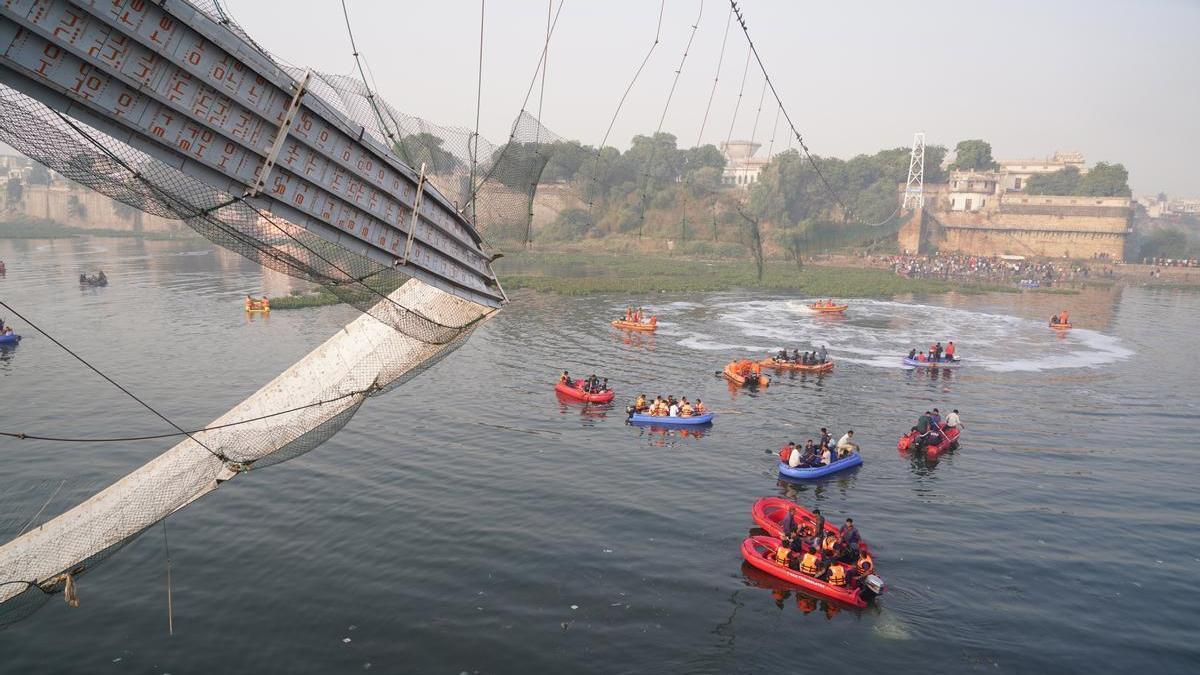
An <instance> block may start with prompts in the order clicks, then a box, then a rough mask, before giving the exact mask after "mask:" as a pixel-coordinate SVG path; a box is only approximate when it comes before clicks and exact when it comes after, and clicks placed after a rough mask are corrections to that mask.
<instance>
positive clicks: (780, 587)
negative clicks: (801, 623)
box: [742, 561, 866, 621]
mask: <svg viewBox="0 0 1200 675" xmlns="http://www.w3.org/2000/svg"><path fill="white" fill-rule="evenodd" d="M742 581H743V583H745V584H746V585H747V586H751V587H753V588H761V589H764V590H768V591H771V599H772V600H774V601H775V606H776V607H778V608H779V609H783V608H784V607H785V606H787V605H788V604H790V603H788V600H789V599H794V600H795V603H794V604H795V607H796V609H798V610H800V612H801V613H803V614H804V615H806V616H807V615H809V614H812V613H814V612H817V610H820V613H819V614H817V616H821V615H824V616H825V619H826V620H827V621H830V620H833V617H835V616H837V615H838V614H840V613H841V612H847V613H849V614H851V615H855V616H858V615H860V614H862V613H863V612H864V611H866V610H862V609H858V608H856V607H853V606H851V605H847V604H844V603H841V602H838V601H836V600H830V599H827V598H822V597H819V596H816V595H812V594H810V593H808V592H806V591H804V590H803V589H801V588H800V587H799V586H796V585H795V584H791V583H788V582H786V581H784V580H783V579H779V578H776V577H774V576H771V575H770V574H767V573H766V572H764V571H762V570H760V569H758V568H757V567H755V566H753V565H751V564H750V563H748V562H746V561H742Z"/></svg>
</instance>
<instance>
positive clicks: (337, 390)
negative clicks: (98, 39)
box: [0, 2, 561, 627]
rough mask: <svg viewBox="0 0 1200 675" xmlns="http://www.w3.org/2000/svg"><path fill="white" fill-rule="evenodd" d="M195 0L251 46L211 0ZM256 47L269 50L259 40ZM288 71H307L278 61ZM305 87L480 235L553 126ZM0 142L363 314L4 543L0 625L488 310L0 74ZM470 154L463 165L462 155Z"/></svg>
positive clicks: (279, 452)
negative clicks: (486, 130)
mask: <svg viewBox="0 0 1200 675" xmlns="http://www.w3.org/2000/svg"><path fill="white" fill-rule="evenodd" d="M194 4H195V6H196V7H197V8H198V9H200V10H201V11H204V12H206V13H207V14H208V15H209V16H211V17H213V18H214V19H216V20H218V21H219V22H220V23H222V24H224V25H226V26H227V27H228V28H229V29H230V30H231V31H233V32H234V33H236V34H237V35H239V36H240V37H241V38H242V39H243V40H244V41H246V43H247V45H248V46H249V48H255V49H260V50H261V48H259V47H258V46H257V45H256V44H255V43H253V41H252V40H250V38H249V37H248V36H247V35H246V34H245V33H244V32H242V31H241V29H240V28H238V27H237V26H236V24H234V23H233V22H232V21H230V20H229V18H228V17H227V16H225V15H224V13H223V12H221V10H220V7H219V6H218V5H217V4H216V3H208V2H196V3H194ZM264 54H265V52H264ZM280 68H282V69H284V70H287V71H288V72H290V73H291V74H293V75H294V76H298V75H299V74H300V73H301V72H302V71H300V70H299V69H295V68H290V67H287V66H283V65H280ZM313 75H314V77H313V78H312V80H311V81H310V82H311V84H310V88H309V93H310V94H312V95H314V96H317V97H319V98H320V99H322V100H323V102H325V103H326V104H328V105H329V106H331V107H332V108H334V109H335V110H337V111H338V112H340V113H341V114H342V115H344V116H345V117H347V118H348V119H349V120H351V121H353V122H354V123H355V124H357V125H359V126H361V127H362V129H363V132H364V133H365V134H370V135H371V136H373V137H374V138H375V139H376V140H377V141H379V142H380V143H383V144H384V145H385V146H386V147H389V148H391V149H392V151H393V152H394V153H395V156H396V157H397V158H399V159H400V160H401V161H403V162H405V163H407V164H409V165H411V166H413V167H414V168H417V167H420V166H421V165H422V164H423V165H425V167H426V174H427V177H428V180H429V182H430V183H431V184H432V185H433V186H434V187H435V188H436V189H437V190H439V191H440V192H442V193H443V195H445V196H446V197H447V198H448V199H449V200H451V201H452V202H453V203H455V204H456V205H457V206H458V207H459V208H460V209H461V210H462V211H463V212H464V213H466V214H468V216H471V217H473V219H474V221H475V224H476V228H477V230H478V231H479V232H480V234H481V235H483V236H484V237H485V239H486V238H487V236H488V234H489V233H490V232H492V231H493V230H496V229H501V228H508V229H520V228H522V227H524V228H526V229H527V228H528V219H529V218H530V217H531V216H532V202H533V196H534V192H535V191H536V187H537V184H538V182H539V179H540V176H541V173H542V171H543V169H544V168H545V166H546V162H547V161H548V160H549V156H550V155H549V152H548V151H547V150H546V147H547V146H548V145H549V144H552V143H555V142H557V141H559V140H561V139H559V138H558V137H557V136H555V135H554V134H552V133H551V132H549V131H548V130H547V129H545V128H544V127H543V126H542V125H541V124H540V123H539V122H538V121H537V120H536V119H534V118H533V117H532V116H530V115H528V114H527V113H524V112H522V113H521V115H520V116H519V117H518V118H517V120H516V121H515V122H514V124H513V127H512V133H511V135H510V138H509V140H508V142H507V143H505V144H503V145H495V144H492V143H488V142H486V141H484V140H482V139H478V138H477V137H475V135H474V134H472V133H471V132H470V131H468V130H466V129H461V128H455V127H447V126H441V125H436V124H431V123H429V122H427V121H425V120H422V119H420V118H417V117H413V116H409V115H405V114H404V113H402V112H400V111H399V110H398V109H396V108H394V107H392V106H391V105H390V104H388V103H387V102H386V101H383V100H382V99H381V98H379V97H378V96H377V95H375V94H374V93H373V92H372V91H371V90H370V89H369V88H368V87H367V86H366V85H365V84H364V83H362V82H361V81H358V80H355V79H352V78H348V77H344V76H338V75H329V74H323V73H314V74H313ZM0 141H3V142H5V143H8V144H9V145H11V146H12V147H13V148H15V149H17V150H18V151H20V152H22V153H24V154H25V155H27V156H29V157H31V158H33V159H34V160H36V161H38V162H40V163H42V164H44V165H46V166H47V167H48V168H50V169H52V170H54V171H56V172H58V173H60V174H62V175H63V176H65V177H66V178H69V179H70V180H72V181H74V182H76V183H79V184H81V185H83V186H86V187H89V188H91V189H93V190H96V191H98V192H101V193H103V194H105V195H107V196H109V197H111V198H112V199H114V200H116V201H118V202H121V203H123V204H126V205H128V206H131V207H134V208H136V209H140V210H142V211H145V212H147V213H151V214H154V215H158V216H162V217H165V218H169V219H178V220H182V221H183V222H185V223H186V224H187V225H188V226H189V227H190V228H191V229H193V230H195V231H196V232H198V233H199V234H201V235H203V236H204V237H206V238H207V239H209V240H210V241H212V242H213V243H215V244H218V245H220V246H222V247H224V248H227V249H229V250H232V251H235V252H237V253H239V254H241V255H243V256H245V257H246V258H249V259H250V260H253V261H255V262H257V263H259V264H261V265H262V266H264V267H268V268H270V269H272V270H276V271H279V272H282V273H285V274H288V275H291V276H293V277H297V278H300V279H304V280H306V281H309V282H312V283H315V284H320V285H321V286H323V287H325V288H326V289H328V290H329V291H330V292H331V293H333V294H334V295H336V296H337V297H338V298H339V299H340V300H341V301H343V302H345V303H347V304H350V305H353V306H354V307H356V308H358V309H359V310H361V311H362V312H364V316H362V317H360V318H359V319H357V320H355V321H354V322H351V324H349V325H348V326H346V328H345V329H343V331H341V332H339V333H338V334H337V335H336V336H335V337H333V338H331V339H330V340H329V341H327V342H326V343H325V344H323V345H321V346H320V347H318V348H317V349H316V350H314V351H313V352H312V353H310V354H309V355H308V356H306V357H305V358H304V359H302V360H301V361H300V362H298V363H297V364H295V365H294V366H292V367H291V368H289V369H288V370H287V371H286V372H285V373H283V374H282V375H280V376H279V377H278V378H276V380H275V381H273V382H272V383H270V384H268V385H266V386H265V387H263V388H262V389H261V390H259V392H257V393H256V394H254V395H252V396H251V397H250V398H248V399H246V400H245V401H243V402H242V403H241V404H239V405H238V406H236V407H235V408H233V409H232V410H230V411H229V412H228V413H226V414H225V415H224V416H222V417H220V418H218V419H217V420H216V421H214V422H213V423H212V424H211V425H209V427H207V428H206V429H204V430H200V431H198V432H193V433H192V434H191V435H190V436H188V437H187V438H185V439H183V440H182V442H180V443H179V444H178V445H176V446H175V447H173V448H171V449H170V450H168V451H166V452H165V453H164V454H163V455H161V456H159V457H158V458H156V459H155V460H153V461H151V462H149V463H148V464H146V465H144V466H143V467H141V468H139V469H137V470H136V471H134V472H133V473H131V474H129V475H128V476H126V477H125V478H123V479H121V480H120V481H118V482H117V483H115V484H113V485H112V486H109V487H108V488H106V489H105V490H103V491H101V492H100V493H98V494H97V495H96V496H94V497H92V498H91V499H89V500H87V501H86V502H84V503H83V504H80V505H79V506H76V507H75V508H73V509H71V510H70V511H68V512H67V513H64V514H62V515H60V516H59V517H56V518H53V519H51V520H48V521H44V522H42V523H41V524H40V525H39V526H37V527H35V528H33V529H32V530H31V531H27V532H25V533H24V534H23V535H21V536H19V537H17V538H16V539H14V540H12V541H10V542H8V543H6V544H4V545H2V546H0V627H2V626H4V625H6V624H8V623H11V622H13V621H15V620H19V619H20V618H23V617H24V616H27V615H28V614H29V613H31V612H32V611H34V610H36V608H37V607H39V606H41V604H42V603H43V602H44V596H46V595H47V594H49V593H54V592H58V591H61V590H62V589H63V588H64V586H65V585H66V583H67V581H68V578H67V577H68V576H69V577H70V578H71V579H74V578H75V577H77V576H78V575H80V574H82V573H84V572H86V571H88V570H89V569H91V568H93V567H94V566H95V565H97V564H99V563H100V562H101V561H103V560H105V559H107V558H108V557H109V556H111V555H112V554H113V553H115V552H116V551H117V550H119V549H120V548H121V547H122V546H124V545H125V544H127V543H128V542H129V541H130V540H131V539H132V538H133V537H136V536H137V535H138V534H139V533H141V532H143V531H145V529H146V528H148V527H150V526H152V525H153V524H155V523H156V522H158V521H159V520H161V519H162V518H165V517H166V516H168V515H170V514H171V513H173V512H174V511H176V510H178V509H180V508H182V507H183V506H186V505H187V504H189V503H191V502H192V501H194V500H196V499H197V498H199V497H201V496H203V495H204V494H207V493H208V492H210V491H212V490H213V489H216V487H217V486H218V485H219V484H220V483H221V482H223V481H224V480H227V479H229V478H231V477H233V476H235V475H237V473H238V472H242V471H246V470H250V469H255V468H261V467H265V466H269V465H272V464H278V463H280V462H282V461H286V460H288V459H292V458H294V457H297V456H299V455H301V454H303V453H305V452H308V451H310V450H312V449H313V448H315V447H317V446H318V445H320V444H321V443H322V442H324V441H325V440H327V439H328V438H329V437H331V436H332V435H333V434H335V433H336V432H337V431H338V430H340V429H341V428H342V427H343V426H344V425H345V424H346V423H347V422H349V420H350V419H351V418H352V417H353V416H354V414H355V412H356V411H357V410H358V409H359V407H360V406H361V405H362V403H363V402H364V400H365V399H366V398H367V397H369V396H373V395H377V394H380V393H383V392H386V391H388V390H390V389H392V388H394V387H396V386H399V385H400V384H402V383H403V382H406V381H407V380H408V379H410V378H412V377H414V376H415V375H417V374H418V373H420V372H423V371H424V370H425V369H427V368H429V367H430V366H431V365H433V364H434V363H436V362H437V361H438V360H439V359H441V358H444V357H445V356H446V355H448V354H449V353H451V352H452V351H453V350H454V349H455V348H457V347H458V346H459V345H461V344H462V343H463V341H465V339H466V338H467V337H468V336H469V335H470V333H471V332H472V330H473V329H474V328H475V327H476V326H477V325H479V323H480V322H481V321H482V320H484V319H486V318H487V316H489V315H490V314H491V313H492V311H493V310H492V309H491V308H489V307H485V306H483V305H480V304H476V303H473V302H470V301H468V300H465V299H462V298H459V297H456V296H454V295H451V294H449V293H446V292H444V291H440V290H438V289H435V288H433V287H432V286H429V285H427V284H424V283H422V282H420V281H418V280H416V279H413V278H411V277H409V276H408V275H406V274H405V273H404V272H403V271H402V270H401V269H397V268H395V267H389V266H387V265H384V264H381V263H379V262H376V261H374V260H371V259H369V258H367V257H366V256H364V255H360V254H359V253H357V252H355V251H351V250H349V249H347V248H345V247H343V246H340V245H338V244H336V243H333V242H331V241H328V240H327V239H324V238H322V237H320V236H318V235H316V234H314V233H312V232H310V231H308V230H306V229H305V228H303V227H301V226H299V225H297V224H295V223H292V222H289V221H287V220H285V219H282V218H280V217H278V216H277V215H274V214H268V213H263V212H261V211H259V210H257V209H255V208H253V207H252V206H251V205H249V204H248V203H247V202H246V201H244V200H243V199H242V196H241V195H237V194H231V193H229V192H227V191H224V190H222V189H219V188H217V187H214V186H212V185H210V184H208V183H206V182H204V181H202V180H200V179H199V178H197V177H194V176H192V175H189V174H187V173H185V172H183V171H181V170H179V169H177V168H174V167H173V166H170V165H168V164H166V163H164V162H162V161H159V160H158V159H155V158H154V157H152V156H150V155H148V154H146V153H144V152H142V151H140V150H138V149H137V148H135V147H132V146H130V145H128V144H126V143H123V142H121V141H120V140H118V139H116V138H113V137H112V136H109V135H107V134H105V133H103V132H101V131H100V130H98V129H96V128H94V127H92V126H89V125H88V124H86V123H84V122H82V121H80V120H78V119H74V118H70V117H67V116H65V115H63V114H60V112H58V111H56V110H54V109H51V108H50V107H47V106H46V105H44V104H43V103H41V102H40V101H38V100H36V99H34V98H31V97H30V96H27V95H26V94H24V93H22V92H21V91H18V90H17V89H15V88H13V87H10V86H8V85H6V84H0ZM473 158H475V159H477V160H478V162H477V163H473V161H472V159H473Z"/></svg>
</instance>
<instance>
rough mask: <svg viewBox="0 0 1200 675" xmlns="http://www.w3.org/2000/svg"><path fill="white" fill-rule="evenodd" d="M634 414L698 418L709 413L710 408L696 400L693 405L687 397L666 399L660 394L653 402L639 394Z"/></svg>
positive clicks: (667, 396)
mask: <svg viewBox="0 0 1200 675" xmlns="http://www.w3.org/2000/svg"><path fill="white" fill-rule="evenodd" d="M633 412H636V413H641V414H643V415H650V416H652V417H698V416H700V415H703V414H705V413H707V412H708V408H706V407H704V401H702V400H700V399H696V402H695V403H692V402H691V401H689V400H688V398H687V397H686V396H683V397H680V398H679V399H676V398H675V395H674V394H667V395H666V396H665V397H664V396H662V395H661V394H660V395H658V396H655V397H654V400H653V401H651V400H648V399H647V398H646V395H645V394H638V397H637V400H635V401H634V402H633Z"/></svg>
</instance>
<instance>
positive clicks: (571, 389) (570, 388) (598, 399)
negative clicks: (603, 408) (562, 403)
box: [554, 380, 616, 403]
mask: <svg viewBox="0 0 1200 675" xmlns="http://www.w3.org/2000/svg"><path fill="white" fill-rule="evenodd" d="M554 391H556V392H558V393H560V394H562V395H563V396H566V397H568V398H573V399H575V400H576V401H584V402H585V403H608V402H609V401H612V400H613V397H614V396H616V392H614V391H613V390H612V389H606V390H604V391H602V392H600V393H599V394H593V393H591V392H586V391H584V390H583V380H575V381H573V382H572V383H571V384H567V383H565V382H559V383H558V384H556V385H554Z"/></svg>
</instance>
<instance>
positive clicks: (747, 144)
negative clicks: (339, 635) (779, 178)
mask: <svg viewBox="0 0 1200 675" xmlns="http://www.w3.org/2000/svg"><path fill="white" fill-rule="evenodd" d="M761 147H762V143H755V142H754V141H729V142H728V143H721V152H722V153H724V155H725V170H724V171H723V172H722V173H721V182H722V183H724V184H725V185H736V186H738V187H740V188H742V189H743V190H748V189H749V188H750V186H751V185H753V184H754V183H757V182H758V176H759V174H761V173H762V170H763V167H765V166H766V165H767V164H768V163H770V161H771V158H770V157H766V158H763V157H755V156H754V153H755V152H758V149H759V148H761Z"/></svg>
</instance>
